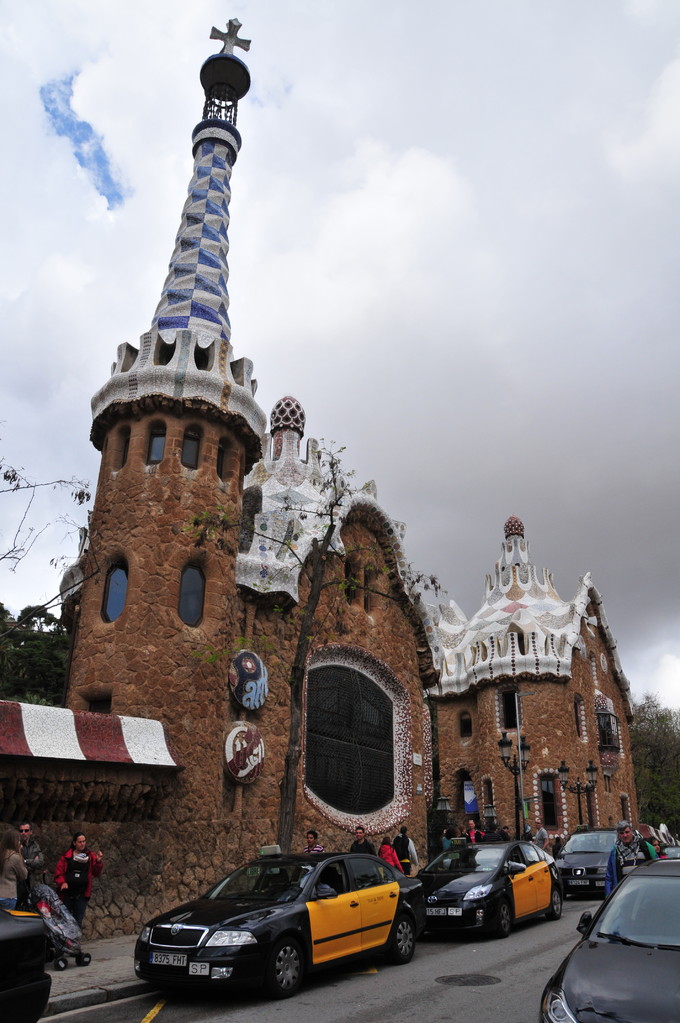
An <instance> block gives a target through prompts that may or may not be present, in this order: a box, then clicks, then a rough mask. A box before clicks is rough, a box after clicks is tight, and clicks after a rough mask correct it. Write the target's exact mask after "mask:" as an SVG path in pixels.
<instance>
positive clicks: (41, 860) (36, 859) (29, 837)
mask: <svg viewBox="0 0 680 1023" xmlns="http://www.w3.org/2000/svg"><path fill="white" fill-rule="evenodd" d="M19 837H20V839H21V855H22V857H23V860H24V863H25V865H26V869H27V871H28V877H27V878H26V880H25V881H24V882H23V886H22V887H23V893H22V894H23V897H22V896H21V895H20V896H19V897H18V898H19V902H22V903H23V902H27V900H28V896H29V895H30V892H31V889H32V888H33V885H34V884H38V883H39V882H41V881H42V880H43V872H44V870H45V857H44V856H43V854H42V852H41V850H40V846H39V845H38V843H37V841H36V839H35V838H34V836H33V825H32V824H31V822H30V821H22V822H21V823H20V825H19Z"/></svg>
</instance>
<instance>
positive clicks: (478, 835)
mask: <svg viewBox="0 0 680 1023" xmlns="http://www.w3.org/2000/svg"><path fill="white" fill-rule="evenodd" d="M465 838H466V840H467V841H468V842H481V841H483V839H484V832H483V831H480V830H479V828H478V827H477V825H476V824H475V822H474V821H473V820H469V821H468V822H467V828H466V829H465Z"/></svg>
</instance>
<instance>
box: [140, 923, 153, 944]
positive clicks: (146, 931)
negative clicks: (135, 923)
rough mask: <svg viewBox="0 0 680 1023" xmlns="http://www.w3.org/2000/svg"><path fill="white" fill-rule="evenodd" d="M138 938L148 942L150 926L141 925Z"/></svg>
mask: <svg viewBox="0 0 680 1023" xmlns="http://www.w3.org/2000/svg"><path fill="white" fill-rule="evenodd" d="M139 940H140V941H144V942H146V944H148V943H149V941H150V940H151V928H150V927H142V933H141V934H140V935H139Z"/></svg>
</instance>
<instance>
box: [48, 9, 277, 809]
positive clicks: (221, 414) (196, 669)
mask: <svg viewBox="0 0 680 1023" xmlns="http://www.w3.org/2000/svg"><path fill="white" fill-rule="evenodd" d="M239 27H240V26H239V23H238V22H230V23H229V32H228V33H225V34H223V35H222V34H220V33H216V30H213V33H214V34H213V36H212V38H215V37H216V36H215V33H216V34H217V36H219V37H220V38H224V42H225V46H224V50H223V52H221V53H219V54H215V55H213V56H211V57H209V58H208V60H206V62H205V63H204V65H203V67H202V69H201V84H202V86H203V89H204V91H205V106H204V109H203V118H202V120H201V121H200V122H199V123H198V124H197V126H196V128H195V129H194V131H193V136H192V140H193V154H194V170H193V176H192V178H191V182H190V184H189V192H188V197H187V200H186V203H185V206H184V210H183V212H182V219H181V223H180V227H179V231H178V234H177V238H176V243H175V248H174V251H173V253H172V258H171V262H170V268H169V273H168V276H167V279H166V281H165V284H164V286H163V291H162V295H161V299H160V302H159V304H158V307H157V309H156V312H155V315H154V317H153V322H152V325H151V329H150V330H149V331H148V333H146V334H143V335H142V337H141V340H140V345H139V348H138V349H137V348H134V347H133V346H132V345H129V344H123V345H121V346H120V347H119V349H118V355H117V359H116V361H115V363H114V365H113V369H112V373H111V377H110V378H109V380H108V381H107V383H106V384H104V386H103V387H102V388H101V389H100V390H99V391H98V392H97V394H95V396H94V398H93V399H92V412H93V426H92V434H91V438H92V441H93V443H94V445H95V447H97V448H98V449H99V450H101V452H102V460H101V469H100V474H99V480H98V484H97V492H96V498H95V504H94V510H93V513H92V517H91V522H90V529H89V536H88V540H87V548H86V550H84V551H83V553H82V555H81V558H80V561H79V564H78V566H77V567H76V570H75V572H73V571H72V573H71V575H70V576H69V578H68V580H67V582H68V584H69V585H73V584H74V583H75V584H76V585H75V588H74V589H72V590H70V591H69V594H68V597H67V604H68V605H69V609H70V615H71V618H72V626H73V630H74V644H73V656H72V666H71V671H70V678H69V682H68V695H67V702H68V705H69V707H70V708H72V709H73V710H76V711H83V710H86V711H87V710H91V711H110V712H111V713H113V714H114V715H137V716H140V717H146V718H152V719H155V718H160V719H162V720H163V721H164V722H165V723H166V725H167V726H168V728H169V730H170V732H171V734H172V739H173V743H174V747H175V750H176V753H177V755H178V760H179V761H180V763H181V764H182V765H184V766H185V767H186V768H191V767H192V766H197V765H199V764H200V771H199V772H196V771H193V772H192V771H191V770H187V771H186V772H185V773H184V775H183V777H181V778H180V781H179V783H178V784H179V786H180V788H181V789H182V792H181V798H178V799H177V800H176V801H175V802H174V806H173V809H172V813H173V815H174V816H175V824H176V825H178V826H181V825H182V823H183V822H184V821H186V822H189V821H196V820H197V818H199V817H200V818H206V819H211V820H214V819H216V818H219V817H221V816H222V815H223V810H224V807H223V805H222V797H223V790H222V761H223V756H224V754H223V748H222V746H223V727H222V723H223V722H224V720H225V718H226V715H227V700H226V696H225V687H224V678H223V675H224V670H223V668H222V667H220V666H216V665H211V664H209V663H207V661H206V660H205V659H202V658H201V657H200V656H197V654H200V652H201V651H205V650H207V649H209V648H215V647H220V648H224V647H228V646H229V644H230V642H231V641H232V640H233V637H234V636H238V635H240V633H241V631H242V621H241V620H240V611H241V605H240V603H239V601H238V599H236V584H235V558H236V551H237V547H238V528H237V523H238V519H239V516H240V511H241V500H242V491H243V479H244V476H245V474H246V473H247V472H248V471H249V470H250V468H251V467H252V465H253V464H254V462H255V461H256V460H257V459H258V458H259V457H260V454H261V438H262V436H263V433H264V429H265V424H266V417H265V416H264V414H263V412H262V411H261V409H260V408H259V406H258V405H257V404H256V402H255V397H254V395H255V388H256V385H255V381H253V380H252V364H251V362H250V361H249V360H248V359H245V358H241V359H238V360H235V359H234V356H233V351H232V346H231V341H230V332H231V331H230V324H229V317H228V314H227V309H228V305H229V297H228V293H227V279H228V266H227V252H228V235H227V229H228V225H229V200H230V196H231V192H230V180H231V173H232V168H233V165H234V163H235V161H236V157H237V155H238V152H239V149H240V146H241V137H240V134H239V132H238V131H237V128H236V117H237V108H238V100H239V99H241V98H242V97H243V96H244V95H245V94H246V92H247V91H248V88H249V85H250V75H249V72H248V69H247V67H246V65H245V64H244V63H243V62H242V61H241V60H239V58H238V57H236V56H234V54H233V47H234V45H237V46H242V47H243V48H245V49H247V48H248V47H249V43H245V41H243V40H240V39H239V38H238V36H237V32H238V28H239ZM218 507H219V508H221V509H222V510H223V513H224V516H225V517H226V519H227V520H228V521H229V522H231V523H233V542H232V541H231V540H230V539H229V532H227V539H226V541H225V542H224V543H223V544H222V545H220V547H216V546H214V545H213V546H208V547H205V548H200V549H199V548H198V547H196V546H195V542H194V540H195V538H194V536H193V535H192V529H193V528H194V527H193V526H192V523H195V520H196V519H197V518H198V517H200V516H201V515H203V514H204V513H206V512H212V511H216V510H217V508H218ZM206 722H211V723H212V724H213V725H217V727H212V728H210V729H208V728H206ZM192 779H193V780H192ZM193 786H195V789H196V791H193V790H192V787H193ZM178 795H180V794H179V793H178Z"/></svg>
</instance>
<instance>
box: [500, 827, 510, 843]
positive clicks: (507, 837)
mask: <svg viewBox="0 0 680 1023" xmlns="http://www.w3.org/2000/svg"><path fill="white" fill-rule="evenodd" d="M498 830H499V833H500V834H501V835H502V836H503V841H504V842H510V841H511V838H510V832H509V831H508V826H507V824H504V825H503V827H502V828H499V829H498Z"/></svg>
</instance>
